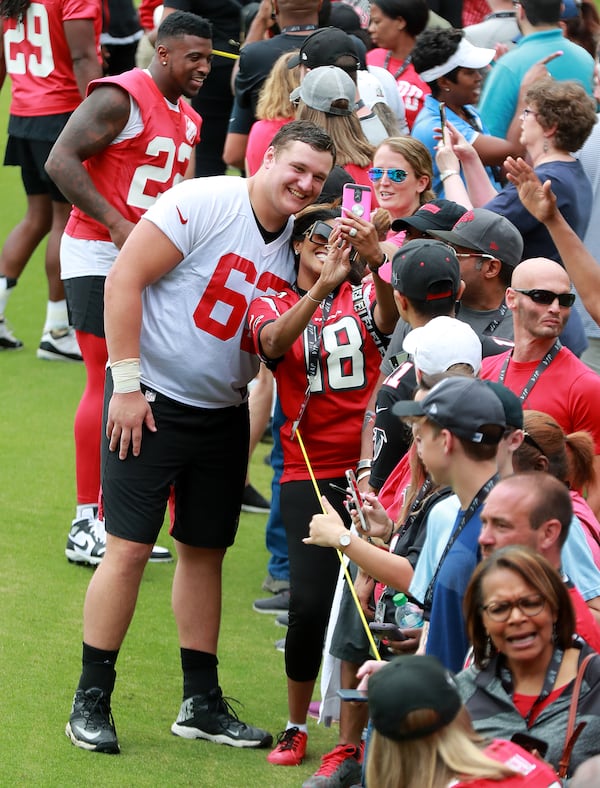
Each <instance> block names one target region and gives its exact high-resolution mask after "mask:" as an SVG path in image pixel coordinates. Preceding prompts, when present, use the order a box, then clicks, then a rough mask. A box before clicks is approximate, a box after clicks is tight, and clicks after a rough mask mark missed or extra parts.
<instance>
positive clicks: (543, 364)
mask: <svg viewBox="0 0 600 788" xmlns="http://www.w3.org/2000/svg"><path fill="white" fill-rule="evenodd" d="M561 347H562V345H561V344H560V342H559V341H558V339H557V340H556V342H555V343H554V344H553V345H552V347H551V348H550V350H549V351H548V352H547V353H546V355H545V356H544V358H543V359H542V360H541V361H540V363H539V364H538V365H537V367H536V368H535V370H534V372H533V375H532V376H531V377H530V378H529V380H528V381H527V383H526V384H525V388H524V389H523V391H522V392H521V393H520V394H519V399H520V400H521V402H525V400H526V399H527V397H528V396H529V395H530V394H531V389H532V388H533V387H534V386H535V384H536V383H537V382H538V380H539V377H540V375H541V374H542V372H544V370H545V369H547V368H548V367H549V366H550V364H551V363H552V362H553V361H554V359H555V358H556V356H557V355H558V352H559V350H560V349H561ZM513 353H514V351H511V352H510V355H508V356H507V357H506V358H505V359H504V364H502V369H501V370H500V375H499V376H498V382H499V383H504V378H505V377H506V371H507V370H508V364H509V362H510V360H511V358H512V354H513ZM515 393H516V392H515Z"/></svg>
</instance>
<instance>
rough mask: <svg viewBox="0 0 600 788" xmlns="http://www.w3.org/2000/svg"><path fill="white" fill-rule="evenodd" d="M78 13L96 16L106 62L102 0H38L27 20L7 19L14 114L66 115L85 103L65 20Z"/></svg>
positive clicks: (79, 16)
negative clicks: (77, 77) (76, 78)
mask: <svg viewBox="0 0 600 788" xmlns="http://www.w3.org/2000/svg"><path fill="white" fill-rule="evenodd" d="M76 19H90V20H93V22H94V31H95V34H96V44H97V48H98V61H99V62H101V59H100V32H101V30H102V10H101V4H100V0H44V1H43V2H33V3H31V5H30V6H29V8H28V9H27V13H26V14H25V17H24V19H23V21H22V22H21V23H20V22H19V21H18V20H17V19H4V58H5V61H6V70H7V72H8V74H10V78H11V81H12V101H11V104H10V113H11V115H17V116H19V117H25V118H30V117H42V116H44V115H61V114H63V113H65V112H72V111H73V110H74V109H75V108H76V107H77V106H79V104H80V103H81V94H80V93H79V88H78V87H77V82H76V81H75V75H74V74H73V61H72V60H71V51H70V49H69V45H68V44H67V39H66V36H65V29H64V23H65V22H69V21H72V20H76Z"/></svg>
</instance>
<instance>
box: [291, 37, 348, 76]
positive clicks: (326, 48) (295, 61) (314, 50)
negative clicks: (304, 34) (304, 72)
mask: <svg viewBox="0 0 600 788" xmlns="http://www.w3.org/2000/svg"><path fill="white" fill-rule="evenodd" d="M344 56H348V57H351V58H353V59H354V61H355V62H356V65H357V67H358V63H359V57H358V54H357V52H356V46H355V44H354V41H353V40H352V37H351V36H349V35H348V33H344V31H343V30H340V29H339V27H322V28H319V30H315V32H314V33H312V34H311V35H310V36H308V38H307V39H305V41H304V43H303V44H302V46H301V47H300V52H299V53H298V54H297V55H294V56H293V57H291V58H290V59H289V61H288V68H295V67H296V66H299V65H302V66H306V67H307V68H317V67H318V66H335V65H337V60H338V59H339V58H341V57H344Z"/></svg>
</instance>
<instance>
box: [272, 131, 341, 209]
mask: <svg viewBox="0 0 600 788" xmlns="http://www.w3.org/2000/svg"><path fill="white" fill-rule="evenodd" d="M264 167H265V169H266V170H267V176H268V193H267V194H266V195H265V196H266V199H267V200H268V201H269V203H270V211H269V212H270V213H272V214H274V215H275V216H279V217H281V221H282V222H283V221H284V220H285V219H286V218H287V217H288V216H291V215H292V214H296V213H299V212H300V211H301V210H302V209H303V208H306V206H307V205H310V204H311V203H313V202H315V200H316V199H317V197H318V196H319V195H320V194H321V190H322V189H323V184H324V183H325V181H326V180H327V176H328V175H329V173H330V171H331V168H332V167H333V156H332V155H331V153H329V152H328V151H318V150H315V149H314V148H312V147H311V146H310V145H307V144H306V143H305V142H299V141H297V140H296V141H294V142H292V143H291V144H289V145H287V146H286V147H284V148H281V149H280V150H279V152H278V153H275V150H274V148H272V147H271V148H269V149H268V150H267V152H266V154H265V158H264ZM261 221H262V220H261ZM263 223H264V222H263Z"/></svg>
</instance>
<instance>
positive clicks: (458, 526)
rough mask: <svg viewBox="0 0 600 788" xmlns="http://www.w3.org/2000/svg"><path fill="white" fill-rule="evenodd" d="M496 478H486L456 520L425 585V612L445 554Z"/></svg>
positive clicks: (427, 609) (496, 475)
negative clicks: (427, 583)
mask: <svg viewBox="0 0 600 788" xmlns="http://www.w3.org/2000/svg"><path fill="white" fill-rule="evenodd" d="M498 478H499V477H498V474H497V473H496V474H494V475H493V476H492V478H491V479H488V480H487V482H486V483H485V484H484V485H483V487H482V488H481V489H480V490H479V492H478V493H477V495H476V496H475V497H474V498H473V500H472V501H471V503H470V504H469V506H468V508H467V509H465V511H464V512H463V513H462V515H461V518H460V520H459V521H458V523H457V524H456V526H455V527H454V531H452V534H451V536H450V539H448V542H447V543H446V546H445V547H444V552H443V553H442V556H441V558H440V560H439V561H438V565H437V567H436V569H435V572H434V575H433V577H432V578H431V582H430V583H429V585H428V586H427V591H426V592H425V599H424V600H423V607H424V609H425V610H426V611H427V612H430V611H431V603H432V601H433V589H434V586H435V582H436V580H437V577H438V575H439V573H440V569H441V568H442V564H443V563H444V561H445V560H446V556H447V555H448V553H449V552H450V549H451V548H452V545H453V544H454V543H455V542H456V540H457V539H458V537H459V536H460V535H461V533H462V532H463V529H464V527H465V525H466V524H467V523H468V522H469V520H470V519H471V517H473V515H474V514H475V512H476V511H477V509H479V507H480V506H481V504H482V503H483V502H484V501H485V499H486V498H487V497H488V495H489V493H490V490H491V489H492V487H494V485H495V484H496V482H497V481H498Z"/></svg>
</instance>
